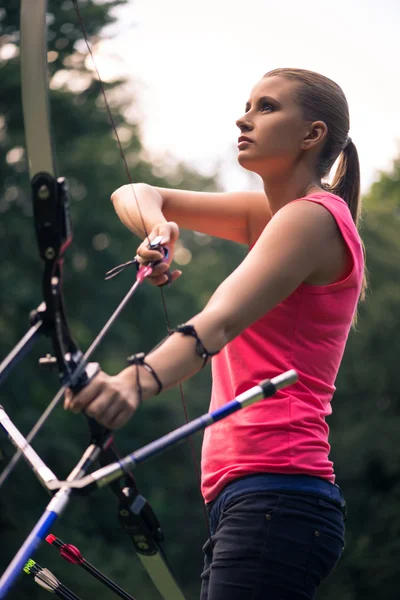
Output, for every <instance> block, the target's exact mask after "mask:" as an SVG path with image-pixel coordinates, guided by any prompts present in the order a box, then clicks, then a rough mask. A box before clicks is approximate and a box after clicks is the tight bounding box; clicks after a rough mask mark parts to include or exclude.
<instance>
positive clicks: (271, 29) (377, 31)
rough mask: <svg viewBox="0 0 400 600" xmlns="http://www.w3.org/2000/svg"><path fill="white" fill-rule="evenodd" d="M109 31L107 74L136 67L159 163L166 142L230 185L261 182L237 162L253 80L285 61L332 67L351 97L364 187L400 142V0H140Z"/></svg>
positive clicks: (139, 103) (145, 128)
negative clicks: (241, 126) (217, 169)
mask: <svg viewBox="0 0 400 600" xmlns="http://www.w3.org/2000/svg"><path fill="white" fill-rule="evenodd" d="M117 15H118V23H117V24H116V25H114V26H113V27H112V28H111V29H110V30H109V32H108V33H110V34H112V36H111V37H110V39H109V40H107V41H104V42H102V44H101V48H100V51H99V52H98V57H97V58H99V59H100V62H99V68H100V74H101V75H102V76H103V77H105V78H107V77H110V76H111V74H113V75H116V74H118V75H120V74H123V75H126V76H127V77H129V81H130V86H129V89H130V90H131V93H132V98H134V99H135V108H134V109H133V111H132V114H133V115H134V116H135V118H136V119H137V120H138V122H139V123H140V127H141V131H142V140H143V142H144V144H145V146H146V148H147V149H148V151H149V152H150V155H151V158H152V160H153V161H154V163H155V164H158V165H159V166H160V165H161V166H162V164H163V161H165V163H166V164H168V162H169V161H168V160H167V159H166V154H168V155H169V156H171V157H173V158H175V159H176V160H184V161H186V162H187V163H189V164H190V165H191V166H194V167H196V168H197V169H199V170H200V171H201V172H203V173H211V172H212V171H213V170H214V168H215V166H216V165H218V166H219V167H220V169H221V171H222V179H221V181H222V184H223V187H224V188H225V189H227V190H233V189H243V188H246V187H249V186H250V185H253V187H254V180H250V179H249V177H248V176H247V174H246V172H244V171H243V169H241V168H240V167H238V166H237V163H236V153H237V150H236V143H237V137H238V129H237V127H236V125H235V121H236V119H237V118H238V117H239V116H241V115H242V113H243V109H244V105H245V103H246V100H247V98H248V95H249V93H250V90H251V88H252V86H253V85H254V84H255V83H256V82H257V81H258V80H259V79H260V78H261V76H262V75H263V74H264V73H266V72H267V71H269V70H271V69H274V68H277V67H289V66H291V67H300V68H305V69H311V70H313V71H318V72H320V73H322V74H324V75H326V76H327V77H330V78H331V79H333V80H334V81H336V83H338V84H339V85H340V86H341V87H342V89H343V90H344V92H345V94H346V97H347V100H348V103H349V106H350V119H351V127H350V136H351V138H352V139H353V141H354V143H355V144H356V146H357V149H358V151H359V155H360V163H361V176H362V189H363V191H367V189H368V187H369V186H370V185H371V183H372V182H373V181H374V180H376V179H377V177H378V173H379V171H380V170H388V169H390V167H391V163H392V160H393V158H394V157H395V156H397V155H398V154H399V153H400V108H399V107H400V76H399V75H400V60H399V59H400V51H399V48H400V44H399V41H398V40H399V33H398V32H399V29H400V2H399V1H398V0H380V2H376V0H374V1H372V0H336V1H334V2H327V1H326V0H303V1H301V2H300V1H299V0H279V1H277V0H274V1H272V2H271V1H268V0H202V1H201V2H193V1H191V0H168V2H167V1H166V0H131V1H130V2H129V3H128V4H127V5H126V6H124V7H123V8H122V9H121V8H120V9H118V12H117Z"/></svg>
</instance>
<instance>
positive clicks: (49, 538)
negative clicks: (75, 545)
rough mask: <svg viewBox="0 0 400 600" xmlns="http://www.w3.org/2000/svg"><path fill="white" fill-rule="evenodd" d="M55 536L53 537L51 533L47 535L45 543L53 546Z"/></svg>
mask: <svg viewBox="0 0 400 600" xmlns="http://www.w3.org/2000/svg"><path fill="white" fill-rule="evenodd" d="M56 539H57V538H56V536H55V535H53V534H52V533H49V535H48V536H47V537H46V542H48V543H49V544H53V543H54V542H55V541H56Z"/></svg>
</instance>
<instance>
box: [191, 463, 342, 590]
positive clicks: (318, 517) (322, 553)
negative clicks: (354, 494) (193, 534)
mask: <svg viewBox="0 0 400 600" xmlns="http://www.w3.org/2000/svg"><path fill="white" fill-rule="evenodd" d="M266 477H267V483H268V476H266ZM279 477H282V478H283V481H286V480H288V481H289V483H290V482H291V481H293V478H294V480H296V477H297V478H300V480H301V479H303V480H306V481H311V484H312V483H313V480H316V482H317V484H318V485H317V486H316V488H317V493H315V490H313V491H312V492H310V491H309V489H308V488H309V486H308V485H306V486H305V487H306V490H305V491H304V486H301V485H300V486H298V487H299V488H300V490H296V491H291V490H288V489H284V490H283V491H282V490H279V491H277V490H270V489H268V490H267V491H266V490H265V485H260V483H259V482H263V481H264V480H265V477H262V476H261V477H258V476H255V477H253V476H252V477H249V478H244V479H242V480H239V481H237V482H234V483H233V484H230V485H229V486H227V488H225V490H224V491H223V492H222V493H221V494H220V496H219V497H218V498H217V500H216V501H215V502H214V503H212V505H211V507H210V528H211V540H208V541H207V542H206V544H205V545H204V547H203V551H204V554H205V560H204V571H203V573H202V576H201V577H202V588H201V596H200V599H201V600H311V599H312V598H314V597H315V593H316V589H317V587H318V585H319V584H320V583H321V581H323V580H324V579H325V578H326V577H327V576H328V575H329V574H330V573H331V572H332V571H333V569H334V567H335V566H336V564H337V562H338V561H339V559H340V557H341V555H342V552H343V549H344V531H345V527H344V516H343V513H344V508H343V506H344V501H343V496H342V494H341V492H340V488H338V486H334V485H333V484H330V483H329V482H325V481H324V482H323V484H321V485H319V482H320V481H322V480H319V479H318V478H314V477H310V478H308V477H307V476H279V475H278V476H272V480H273V481H276V480H278V483H279ZM330 486H331V487H330ZM260 487H263V488H264V489H262V490H261V491H260V490H258V491H255V490H256V489H257V488H260ZM272 487H274V486H272ZM281 487H284V488H286V487H287V486H285V485H284V486H281ZM289 487H290V485H289ZM312 487H313V486H312V485H311V488H312ZM320 487H321V488H322V490H320V489H319V488H320ZM325 492H327V493H325ZM340 505H342V508H341V507H340Z"/></svg>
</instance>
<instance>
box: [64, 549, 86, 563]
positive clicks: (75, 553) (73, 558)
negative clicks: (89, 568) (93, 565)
mask: <svg viewBox="0 0 400 600" xmlns="http://www.w3.org/2000/svg"><path fill="white" fill-rule="evenodd" d="M60 556H62V558H64V559H65V560H67V561H68V562H70V563H72V564H73V565H81V564H82V563H83V562H84V558H83V556H82V554H81V553H80V551H79V550H78V548H77V547H76V546H73V545H72V544H65V546H64V547H63V548H61V550H60Z"/></svg>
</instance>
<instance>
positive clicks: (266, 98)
mask: <svg viewBox="0 0 400 600" xmlns="http://www.w3.org/2000/svg"><path fill="white" fill-rule="evenodd" d="M263 102H269V103H270V104H272V105H273V106H275V107H276V108H281V107H282V105H281V103H280V102H278V100H276V99H275V98H272V96H261V97H260V98H258V100H257V104H258V105H260V104H262V103H263ZM250 106H251V105H250V101H248V102H246V106H245V111H246V112H247V111H248V110H250Z"/></svg>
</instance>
